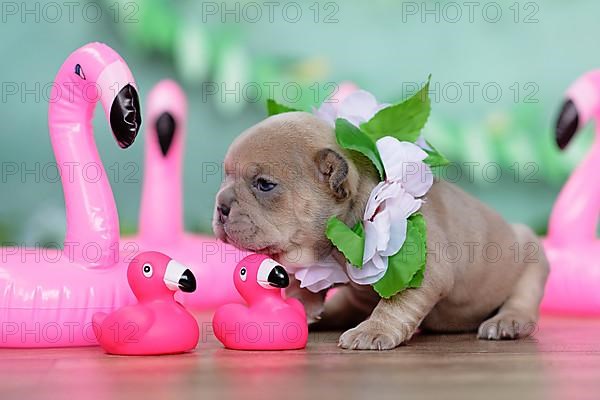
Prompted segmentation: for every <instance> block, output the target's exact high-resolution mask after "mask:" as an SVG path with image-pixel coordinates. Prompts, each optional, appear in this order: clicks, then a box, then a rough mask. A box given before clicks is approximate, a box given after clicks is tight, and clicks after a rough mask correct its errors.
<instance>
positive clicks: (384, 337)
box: [338, 319, 410, 350]
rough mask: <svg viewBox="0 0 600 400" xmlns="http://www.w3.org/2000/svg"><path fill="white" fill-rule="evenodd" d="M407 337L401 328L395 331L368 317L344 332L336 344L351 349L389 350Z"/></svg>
mask: <svg viewBox="0 0 600 400" xmlns="http://www.w3.org/2000/svg"><path fill="white" fill-rule="evenodd" d="M409 338H410V336H408V335H406V334H404V333H403V332H402V330H401V331H395V330H394V329H393V327H391V326H390V325H387V324H384V323H383V322H380V321H376V320H372V319H368V320H366V321H363V322H361V323H360V325H358V326H357V327H356V328H352V329H350V330H348V331H346V332H344V333H343V334H342V336H340V340H339V343H338V346H339V347H341V348H343V349H352V350H390V349H393V348H395V347H397V346H399V345H400V344H402V343H403V342H404V341H406V340H408V339H409Z"/></svg>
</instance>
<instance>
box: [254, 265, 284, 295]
mask: <svg viewBox="0 0 600 400" xmlns="http://www.w3.org/2000/svg"><path fill="white" fill-rule="evenodd" d="M256 281H257V282H258V284H259V285H260V286H262V287H264V288H265V289H283V288H286V287H288V286H289V285H290V276H289V275H288V273H287V272H286V270H285V268H283V267H282V266H281V265H279V264H278V263H277V261H275V260H273V259H271V258H266V259H265V260H263V262H262V263H261V264H260V266H259V267H258V273H257V274H256Z"/></svg>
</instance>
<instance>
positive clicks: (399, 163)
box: [346, 136, 433, 285]
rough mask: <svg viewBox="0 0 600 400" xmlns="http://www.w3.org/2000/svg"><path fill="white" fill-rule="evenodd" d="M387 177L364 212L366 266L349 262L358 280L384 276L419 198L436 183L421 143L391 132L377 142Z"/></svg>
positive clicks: (349, 270) (372, 280)
mask: <svg viewBox="0 0 600 400" xmlns="http://www.w3.org/2000/svg"><path fill="white" fill-rule="evenodd" d="M376 145H377V149H378V150H379V155H380V156H381V161H382V162H383V167H384V170H385V175H386V180H385V181H383V182H380V183H379V184H378V185H377V186H376V187H375V189H373V191H372V192H371V195H370V197H369V201H368V202H367V207H366V209H365V214H364V229H365V250H364V255H363V266H362V268H356V267H354V266H352V265H347V267H346V271H347V273H348V275H349V276H350V279H352V280H353V281H354V282H356V283H358V284H362V285H368V284H373V283H375V282H377V281H378V280H380V279H381V278H382V277H383V276H384V275H385V273H386V271H387V268H388V257H389V256H392V255H394V254H396V253H397V252H398V251H400V249H401V248H402V245H403V244H404V241H405V240H406V228H407V225H408V217H410V216H411V215H412V214H413V213H414V212H416V211H417V210H418V209H419V208H420V207H421V204H422V203H423V200H421V199H417V197H421V196H423V195H425V193H427V191H428V190H429V188H431V185H432V184H433V175H432V173H431V170H430V168H429V166H427V164H425V163H424V162H423V160H424V159H425V158H426V157H427V153H425V152H424V151H423V150H422V149H421V148H420V147H419V146H417V145H415V144H413V143H409V142H401V141H399V140H398V139H395V138H393V137H390V136H386V137H384V138H381V139H379V140H378V141H377V143H376Z"/></svg>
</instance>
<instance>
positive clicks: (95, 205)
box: [0, 43, 141, 347]
mask: <svg viewBox="0 0 600 400" xmlns="http://www.w3.org/2000/svg"><path fill="white" fill-rule="evenodd" d="M98 101H100V103H101V104H102V106H103V108H104V111H105V113H106V116H107V118H108V120H109V122H110V128H111V130H112V133H113V135H114V137H115V139H116V141H117V143H118V144H119V146H120V147H122V148H127V147H129V146H130V145H131V144H132V143H133V141H134V139H135V137H136V135H137V132H138V129H139V127H140V123H141V119H140V107H139V100H138V94H137V90H136V87H135V83H134V80H133V76H132V74H131V72H130V70H129V68H128V67H127V64H126V63H125V61H123V59H122V58H121V57H120V56H119V55H118V54H117V53H116V52H115V51H114V50H112V49H111V48H110V47H108V46H106V45H104V44H101V43H91V44H88V45H86V46H84V47H82V48H80V49H78V50H76V51H75V52H74V53H73V54H71V55H70V56H69V57H68V58H67V60H66V61H65V63H64V64H63V65H62V67H61V68H60V70H59V72H58V74H57V76H56V79H55V82H54V86H53V87H52V93H51V101H50V106H49V115H48V124H49V129H50V139H51V141H52V147H53V149H54V154H55V156H56V161H57V164H58V167H59V170H60V172H61V179H62V185H63V190H64V196H65V205H66V213H67V216H66V217H67V233H66V237H65V242H64V249H63V250H57V249H19V248H7V249H2V252H3V255H4V257H3V259H2V260H1V261H0V347H67V346H84V345H95V344H97V342H96V339H95V337H94V335H93V329H92V315H93V314H94V313H95V312H98V311H104V312H110V311H112V310H114V309H116V308H118V307H122V306H124V305H126V304H129V303H131V302H132V301H133V300H134V298H133V296H132V295H131V291H130V290H129V287H128V286H127V280H126V276H125V271H126V269H127V264H126V263H125V262H124V261H123V260H121V259H120V256H119V254H120V252H119V239H120V235H119V219H118V215H117V209H116V207H115V202H114V198H113V195H112V191H111V188H110V185H109V182H108V180H107V178H106V173H105V171H104V168H103V166H102V163H101V161H100V157H99V155H98V151H97V149H96V144H95V142H94V136H93V129H92V117H93V113H94V108H95V106H96V103H97V102H98Z"/></svg>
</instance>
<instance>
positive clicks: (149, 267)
mask: <svg viewBox="0 0 600 400" xmlns="http://www.w3.org/2000/svg"><path fill="white" fill-rule="evenodd" d="M142 273H143V274H144V276H145V277H146V278H150V277H151V276H152V265H150V264H144V266H143V267H142Z"/></svg>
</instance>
